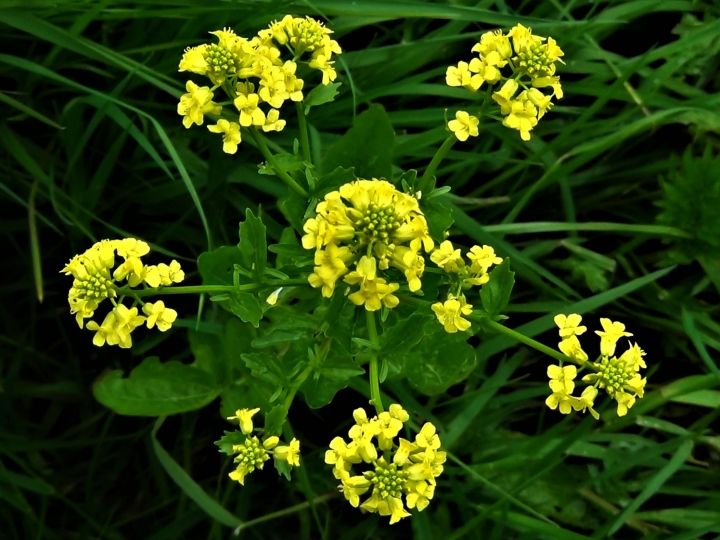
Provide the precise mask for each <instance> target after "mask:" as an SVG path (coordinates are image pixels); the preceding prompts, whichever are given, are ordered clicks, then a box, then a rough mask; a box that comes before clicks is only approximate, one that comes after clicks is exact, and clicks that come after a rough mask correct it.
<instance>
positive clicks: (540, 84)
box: [532, 77, 563, 99]
mask: <svg viewBox="0 0 720 540" xmlns="http://www.w3.org/2000/svg"><path fill="white" fill-rule="evenodd" d="M532 85H533V87H535V88H547V87H548V86H549V87H551V88H552V89H553V97H555V98H556V99H560V98H562V97H563V90H562V85H561V84H560V77H538V78H536V79H533V81H532Z"/></svg>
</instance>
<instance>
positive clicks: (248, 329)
mask: <svg viewBox="0 0 720 540" xmlns="http://www.w3.org/2000/svg"><path fill="white" fill-rule="evenodd" d="M256 336H257V332H256V331H255V329H254V328H253V327H252V326H250V325H249V324H245V323H243V322H241V321H240V320H239V319H237V318H236V317H228V321H227V322H226V323H225V327H224V328H223V333H222V334H221V335H216V334H209V333H207V332H198V331H196V330H194V329H190V330H189V332H188V338H189V339H190V349H191V350H192V353H193V355H194V356H195V363H194V366H195V367H197V368H200V369H202V370H204V371H207V372H209V373H212V374H213V375H214V376H215V380H216V381H218V383H219V384H224V383H226V382H228V381H230V380H231V378H232V376H233V372H234V371H237V370H242V369H244V368H245V363H244V362H243V361H242V359H241V358H240V355H241V354H242V353H244V352H251V351H252V348H251V345H250V343H251V342H252V340H253V339H254V338H255V337H256Z"/></svg>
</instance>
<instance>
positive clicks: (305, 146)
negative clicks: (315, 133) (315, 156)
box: [295, 102, 312, 163]
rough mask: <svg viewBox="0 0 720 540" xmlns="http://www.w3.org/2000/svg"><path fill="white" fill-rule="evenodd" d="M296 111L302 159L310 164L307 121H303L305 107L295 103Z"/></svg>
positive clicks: (300, 103)
mask: <svg viewBox="0 0 720 540" xmlns="http://www.w3.org/2000/svg"><path fill="white" fill-rule="evenodd" d="M295 109H296V110H297V116H298V124H299V126H300V150H302V155H303V159H304V160H305V161H307V162H308V163H312V157H311V156H310V138H309V137H308V128H307V120H306V119H305V106H304V105H303V104H302V102H299V103H295Z"/></svg>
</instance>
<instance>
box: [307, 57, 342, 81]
mask: <svg viewBox="0 0 720 540" xmlns="http://www.w3.org/2000/svg"><path fill="white" fill-rule="evenodd" d="M334 63H335V62H330V61H329V60H328V57H327V56H326V55H324V54H318V55H317V56H315V55H313V58H312V60H310V63H309V64H308V66H309V67H311V68H312V69H317V70H319V71H320V72H322V76H323V78H322V83H323V84H324V85H327V84H330V83H331V82H332V81H334V80H335V79H336V78H337V72H336V71H335V68H334V67H333V64H334Z"/></svg>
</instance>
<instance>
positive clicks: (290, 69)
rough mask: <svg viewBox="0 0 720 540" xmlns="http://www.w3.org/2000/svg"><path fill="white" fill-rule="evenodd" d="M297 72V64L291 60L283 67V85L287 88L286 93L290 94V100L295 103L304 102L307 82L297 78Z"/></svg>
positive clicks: (281, 70)
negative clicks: (304, 88)
mask: <svg viewBox="0 0 720 540" xmlns="http://www.w3.org/2000/svg"><path fill="white" fill-rule="evenodd" d="M296 70H297V64H296V63H295V62H293V61H291V60H288V61H287V62H285V63H284V64H283V65H282V68H281V69H280V72H281V73H282V75H283V78H284V80H283V84H284V86H285V91H286V92H287V93H288V95H289V97H290V99H291V100H293V101H302V100H303V93H302V89H303V86H304V84H305V82H304V81H303V80H302V79H300V78H298V77H296V76H295V71H296Z"/></svg>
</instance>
